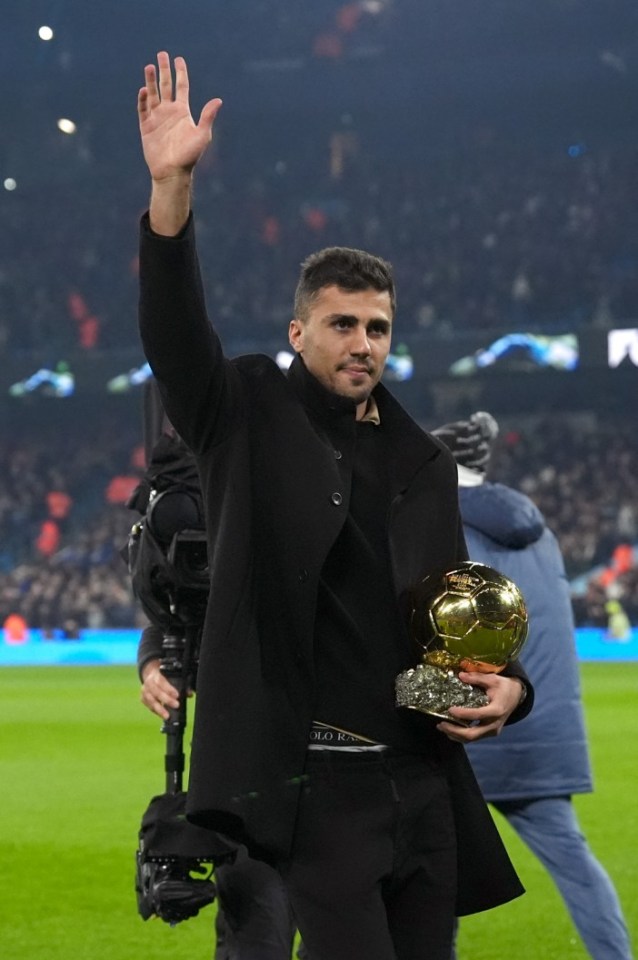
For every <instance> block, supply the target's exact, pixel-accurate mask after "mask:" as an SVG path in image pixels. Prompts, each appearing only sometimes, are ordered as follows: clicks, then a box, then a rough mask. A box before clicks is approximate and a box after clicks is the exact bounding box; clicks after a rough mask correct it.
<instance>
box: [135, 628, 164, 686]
mask: <svg viewBox="0 0 638 960" xmlns="http://www.w3.org/2000/svg"><path fill="white" fill-rule="evenodd" d="M163 640H164V637H163V635H162V631H161V630H160V629H159V627H156V626H154V625H153V624H152V623H149V625H148V626H147V627H144V630H143V631H142V636H141V637H140V642H139V644H138V647H137V672H138V675H139V678H140V680H141V679H142V670H143V669H144V667H145V665H146V664H147V663H148V662H149V660H160V659H161V657H162V643H163Z"/></svg>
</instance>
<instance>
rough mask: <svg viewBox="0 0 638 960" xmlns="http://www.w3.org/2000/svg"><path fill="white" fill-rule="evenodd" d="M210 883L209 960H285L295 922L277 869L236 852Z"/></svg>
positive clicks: (217, 871)
mask: <svg viewBox="0 0 638 960" xmlns="http://www.w3.org/2000/svg"><path fill="white" fill-rule="evenodd" d="M215 884H216V886H217V897H218V911H217V920H216V939H217V945H216V948H215V960H291V955H292V944H293V939H294V935H295V922H294V919H293V916H292V911H291V909H290V906H289V903H288V897H287V896H286V891H285V889H284V885H283V883H282V880H281V877H280V876H279V874H278V872H277V871H276V870H275V869H274V868H273V867H269V866H268V865H267V864H265V863H260V862H259V861H258V860H251V859H250V858H249V857H248V856H247V855H246V851H245V850H242V851H241V852H240V853H239V855H238V856H237V859H236V860H235V861H234V862H233V863H228V864H221V865H220V866H219V867H217V869H216V870H215Z"/></svg>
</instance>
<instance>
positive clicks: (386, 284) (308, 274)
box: [294, 247, 396, 320]
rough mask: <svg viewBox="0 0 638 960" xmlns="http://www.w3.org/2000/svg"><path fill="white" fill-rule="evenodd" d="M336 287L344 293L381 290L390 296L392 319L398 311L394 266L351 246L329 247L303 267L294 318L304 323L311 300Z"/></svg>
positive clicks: (308, 260)
mask: <svg viewBox="0 0 638 960" xmlns="http://www.w3.org/2000/svg"><path fill="white" fill-rule="evenodd" d="M330 286H336V287H341V289H342V290H348V291H352V292H354V291H357V290H369V289H370V288H372V289H373V290H378V291H379V292H380V293H383V292H384V291H387V292H388V293H389V294H390V305H391V307H392V316H393V317H394V314H395V312H396V292H395V289H394V278H393V276H392V266H391V265H390V264H389V263H388V262H387V261H386V260H382V259H381V257H375V256H374V255H373V254H372V253H366V252H365V250H353V249H352V248H351V247H326V248H325V249H324V250H319V251H318V252H317V253H312V254H311V255H310V256H309V257H308V258H307V259H306V260H304V262H303V263H302V264H301V274H300V276H299V282H298V283H297V289H296V290H295V305H294V310H295V317H296V318H297V319H299V320H305V319H306V318H307V316H308V310H309V307H310V304H311V302H312V300H313V299H314V298H315V297H316V296H317V294H318V293H319V291H320V290H321V289H322V288H323V287H330Z"/></svg>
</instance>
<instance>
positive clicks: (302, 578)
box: [297, 570, 308, 583]
mask: <svg viewBox="0 0 638 960" xmlns="http://www.w3.org/2000/svg"><path fill="white" fill-rule="evenodd" d="M307 579H308V571H307V570H300V571H299V574H298V576H297V580H298V581H299V583H305V582H306V580H307Z"/></svg>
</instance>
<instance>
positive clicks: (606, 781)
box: [0, 663, 638, 960]
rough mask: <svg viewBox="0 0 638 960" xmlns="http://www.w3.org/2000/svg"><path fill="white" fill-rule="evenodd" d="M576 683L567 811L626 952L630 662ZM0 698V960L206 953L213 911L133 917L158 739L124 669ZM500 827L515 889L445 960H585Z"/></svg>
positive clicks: (3, 691)
mask: <svg viewBox="0 0 638 960" xmlns="http://www.w3.org/2000/svg"><path fill="white" fill-rule="evenodd" d="M582 677H583V688H584V694H585V702H586V709H587V722H588V729H589V734H590V740H591V748H592V758H593V765H594V772H595V776H596V792H595V793H594V794H593V795H592V796H584V797H579V798H578V799H577V801H576V802H577V807H578V812H579V816H580V820H581V824H582V826H583V829H584V831H585V833H586V835H587V837H588V839H589V841H590V844H591V846H592V847H593V849H594V850H595V851H596V853H597V854H598V856H599V857H600V859H601V860H602V862H603V863H604V865H605V866H606V868H607V870H608V871H609V873H610V874H611V876H612V878H613V880H614V881H615V883H616V886H617V888H618V891H619V893H620V896H621V899H622V901H623V906H624V909H625V914H626V917H627V921H628V924H629V928H630V933H631V934H632V938H633V940H634V942H635V941H636V937H637V935H638V907H637V905H636V889H638V887H637V881H638V876H637V873H638V871H637V869H636V849H637V842H638V826H637V819H638V803H637V801H636V792H637V790H636V788H637V786H638V764H637V762H636V761H637V757H638V747H637V743H638V710H637V709H636V690H637V688H638V664H637V663H630V664H593V663H587V664H584V665H583V668H582ZM0 697H1V700H0V704H1V708H2V721H1V723H0V771H1V772H0V823H1V825H2V826H1V829H0V836H1V839H2V844H1V853H0V952H1V955H2V957H3V958H4V960H23V958H24V960H26V958H29V960H30V958H33V957H46V958H47V960H140V958H143V960H166V958H167V957H172V958H175V960H178V958H180V957H188V958H190V960H197V958H200V957H201V958H208V957H211V956H212V950H213V918H214V909H215V908H214V907H208V908H206V909H205V910H204V911H202V912H201V913H200V915H199V916H198V917H197V918H195V919H193V920H189V921H187V922H184V923H181V924H179V925H178V926H176V927H174V928H171V927H169V926H168V925H167V924H165V923H163V922H162V921H159V920H150V921H147V922H146V923H145V922H143V921H142V920H141V919H140V918H139V917H138V915H137V910H136V903H135V895H134V890H133V874H134V850H135V846H136V838H137V830H138V827H139V821H140V818H141V815H142V812H143V810H144V809H145V807H146V805H147V803H148V801H149V799H150V797H151V796H152V795H153V794H154V793H160V792H162V790H163V781H164V777H163V772H162V764H163V761H162V758H163V751H164V738H163V737H162V736H161V735H160V734H159V726H160V724H159V720H157V718H155V717H152V716H151V715H150V714H149V713H148V712H147V711H146V710H144V708H143V707H142V706H141V705H140V704H139V702H138V685H137V682H136V678H135V673H134V670H133V668H129V667H96V668H89V667H71V668H63V667H49V668H33V667H26V668H4V669H2V670H0ZM502 830H503V836H504V838H505V840H506V843H507V845H508V847H509V849H510V852H511V855H512V857H513V859H514V861H515V863H516V865H517V868H518V870H519V873H520V874H521V877H522V879H523V882H524V883H525V886H526V887H527V890H528V893H527V894H526V896H525V897H522V898H520V899H519V900H517V901H515V902H514V903H512V904H509V905H507V906H505V907H502V908H500V909H498V910H494V911H490V912H489V913H487V914H482V915H479V916H476V917H471V918H468V919H466V920H464V921H463V923H462V926H461V935H460V941H459V956H460V960H464V958H468V960H509V958H511V957H516V958H517V960H539V958H542V960H581V958H585V957H586V953H585V950H584V948H583V947H582V945H581V944H580V942H579V941H578V939H577V937H576V934H575V932H574V931H573V929H572V927H571V924H570V922H569V919H568V917H567V915H566V912H565V909H564V907H563V905H562V901H561V900H560V898H559V896H558V894H557V893H556V892H555V890H554V888H553V887H552V885H551V883H550V881H549V880H548V878H547V876H546V874H545V873H544V871H543V870H542V868H541V867H540V866H539V865H538V863H537V862H536V861H535V860H534V859H533V858H532V857H531V855H530V854H529V853H528V852H527V850H526V849H525V848H524V847H523V846H522V845H521V844H520V843H519V841H518V840H517V838H516V837H514V836H513V835H512V834H511V832H510V831H509V828H508V827H507V825H503V826H502ZM486 869H488V866H487V865H486Z"/></svg>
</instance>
